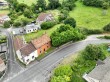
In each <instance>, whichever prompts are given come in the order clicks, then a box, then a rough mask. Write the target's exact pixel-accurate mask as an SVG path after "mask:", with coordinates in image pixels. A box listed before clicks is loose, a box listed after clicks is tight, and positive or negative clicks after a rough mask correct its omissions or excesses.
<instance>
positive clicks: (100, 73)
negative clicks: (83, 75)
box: [87, 57, 110, 82]
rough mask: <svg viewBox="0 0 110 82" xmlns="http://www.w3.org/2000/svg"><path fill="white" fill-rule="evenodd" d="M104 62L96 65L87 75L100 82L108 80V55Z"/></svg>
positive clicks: (109, 76)
mask: <svg viewBox="0 0 110 82" xmlns="http://www.w3.org/2000/svg"><path fill="white" fill-rule="evenodd" d="M104 63H105V64H102V65H98V66H96V67H95V68H94V69H93V70H92V71H91V72H90V73H89V74H88V75H87V76H89V77H92V78H94V79H97V80H99V81H101V82H110V57H108V58H107V59H105V60H104Z"/></svg>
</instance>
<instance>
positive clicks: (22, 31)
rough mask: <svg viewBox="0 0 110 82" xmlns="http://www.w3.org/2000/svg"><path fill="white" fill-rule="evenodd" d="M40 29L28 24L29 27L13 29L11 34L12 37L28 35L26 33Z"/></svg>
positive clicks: (38, 26)
mask: <svg viewBox="0 0 110 82" xmlns="http://www.w3.org/2000/svg"><path fill="white" fill-rule="evenodd" d="M40 28H41V27H40V25H35V24H30V25H26V26H25V27H20V28H14V29H13V31H12V33H13V34H14V35H20V34H28V33H32V32H35V31H37V30H39V29H40Z"/></svg>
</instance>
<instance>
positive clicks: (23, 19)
mask: <svg viewBox="0 0 110 82" xmlns="http://www.w3.org/2000/svg"><path fill="white" fill-rule="evenodd" d="M29 22H30V20H29V19H28V18H22V19H21V23H22V26H26V25H27V24H28V23H29Z"/></svg>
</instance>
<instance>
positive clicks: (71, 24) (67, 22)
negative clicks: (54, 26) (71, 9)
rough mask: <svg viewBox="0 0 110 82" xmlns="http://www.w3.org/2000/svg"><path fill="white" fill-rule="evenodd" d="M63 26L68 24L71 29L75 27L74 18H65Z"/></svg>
mask: <svg viewBox="0 0 110 82" xmlns="http://www.w3.org/2000/svg"><path fill="white" fill-rule="evenodd" d="M64 24H69V25H70V26H72V27H73V28H75V27H76V21H75V19H74V18H67V19H66V20H65V21H64Z"/></svg>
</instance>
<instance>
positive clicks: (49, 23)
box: [41, 21, 56, 30]
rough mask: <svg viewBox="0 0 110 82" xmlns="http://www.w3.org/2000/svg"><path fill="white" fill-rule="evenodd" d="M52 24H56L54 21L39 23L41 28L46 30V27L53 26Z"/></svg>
mask: <svg viewBox="0 0 110 82" xmlns="http://www.w3.org/2000/svg"><path fill="white" fill-rule="evenodd" d="M54 25H56V22H53V21H47V22H44V23H42V24H41V28H42V29H44V30H46V29H49V28H51V27H53V26H54Z"/></svg>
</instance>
